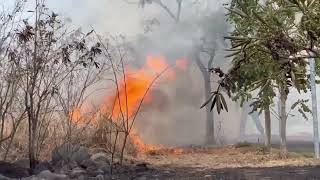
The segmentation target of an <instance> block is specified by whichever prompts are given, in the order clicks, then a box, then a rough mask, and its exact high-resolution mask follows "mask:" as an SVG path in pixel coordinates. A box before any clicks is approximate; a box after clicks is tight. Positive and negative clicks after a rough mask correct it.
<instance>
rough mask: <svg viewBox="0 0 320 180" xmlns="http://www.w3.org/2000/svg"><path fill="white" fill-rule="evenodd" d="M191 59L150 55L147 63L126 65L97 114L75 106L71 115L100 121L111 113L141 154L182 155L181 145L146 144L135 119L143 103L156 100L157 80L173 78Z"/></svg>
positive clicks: (112, 119) (186, 67)
mask: <svg viewBox="0 0 320 180" xmlns="http://www.w3.org/2000/svg"><path fill="white" fill-rule="evenodd" d="M187 69H188V61H187V60H185V59H178V60H176V61H175V63H174V64H168V61H167V59H166V58H165V57H163V56H154V55H148V56H147V57H146V62H145V64H144V65H143V66H142V67H141V68H139V69H136V68H133V67H131V66H126V67H124V71H123V72H122V73H120V75H117V81H116V84H117V87H116V88H115V89H114V91H113V92H112V94H111V95H108V96H106V97H105V98H104V101H103V103H101V105H100V107H99V110H98V111H97V113H94V115H93V116H92V115H91V116H88V115H85V114H86V113H84V112H83V111H84V110H82V108H75V109H74V110H73V111H72V112H71V113H70V117H71V120H72V121H73V122H74V123H77V124H79V123H84V122H90V123H97V122H98V121H97V119H98V118H99V117H101V114H105V115H108V116H109V118H108V119H110V120H111V121H112V123H113V124H115V125H116V126H117V127H120V129H122V130H123V131H124V132H127V133H128V134H129V139H130V141H131V143H132V144H133V145H134V146H135V148H136V149H137V151H138V152H139V153H146V154H154V153H157V152H158V151H159V152H160V151H162V152H166V153H173V154H177V155H178V154H181V153H182V150H181V149H178V148H172V149H171V148H165V147H164V146H161V145H152V144H147V143H145V142H144V141H143V139H142V138H141V137H140V136H139V132H138V131H137V130H136V129H135V128H134V121H135V120H136V117H137V115H138V113H139V111H140V109H141V107H142V104H143V105H151V104H152V103H153V99H154V98H153V91H154V90H155V88H156V87H154V83H155V82H156V81H160V82H163V83H166V82H169V81H174V80H175V79H176V77H177V71H186V70H187Z"/></svg>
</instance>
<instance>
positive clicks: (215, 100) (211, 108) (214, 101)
mask: <svg viewBox="0 0 320 180" xmlns="http://www.w3.org/2000/svg"><path fill="white" fill-rule="evenodd" d="M216 102H217V95H215V97H214V99H213V101H212V104H211V107H210V111H212V110H213V108H214V106H215V104H216Z"/></svg>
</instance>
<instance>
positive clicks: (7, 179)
mask: <svg viewBox="0 0 320 180" xmlns="http://www.w3.org/2000/svg"><path fill="white" fill-rule="evenodd" d="M0 180H11V178H8V177H5V176H2V175H0Z"/></svg>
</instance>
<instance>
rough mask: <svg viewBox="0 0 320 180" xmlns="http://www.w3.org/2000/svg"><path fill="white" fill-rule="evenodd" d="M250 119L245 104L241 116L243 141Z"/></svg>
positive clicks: (241, 137)
mask: <svg viewBox="0 0 320 180" xmlns="http://www.w3.org/2000/svg"><path fill="white" fill-rule="evenodd" d="M247 120H248V111H247V107H246V106H245V105H244V106H243V107H242V112H241V116H240V140H241V141H243V140H244V138H245V135H246V125H247Z"/></svg>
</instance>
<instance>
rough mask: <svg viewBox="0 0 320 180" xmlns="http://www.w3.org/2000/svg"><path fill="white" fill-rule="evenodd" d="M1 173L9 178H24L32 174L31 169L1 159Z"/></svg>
mask: <svg viewBox="0 0 320 180" xmlns="http://www.w3.org/2000/svg"><path fill="white" fill-rule="evenodd" d="M0 174H1V175H3V176H5V177H8V178H24V177H29V176H30V169H28V168H23V167H20V166H18V165H16V164H12V163H8V162H3V161H0Z"/></svg>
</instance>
